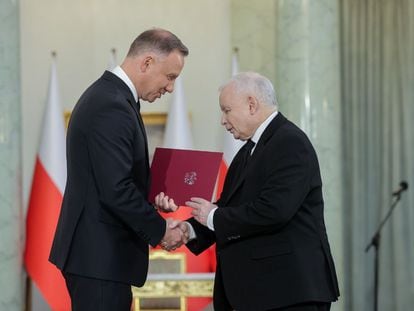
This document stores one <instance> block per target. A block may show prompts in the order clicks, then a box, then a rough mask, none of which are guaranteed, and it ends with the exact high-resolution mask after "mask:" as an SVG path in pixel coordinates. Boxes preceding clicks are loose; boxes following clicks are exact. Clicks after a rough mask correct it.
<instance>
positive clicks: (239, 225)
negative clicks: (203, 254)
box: [213, 131, 313, 240]
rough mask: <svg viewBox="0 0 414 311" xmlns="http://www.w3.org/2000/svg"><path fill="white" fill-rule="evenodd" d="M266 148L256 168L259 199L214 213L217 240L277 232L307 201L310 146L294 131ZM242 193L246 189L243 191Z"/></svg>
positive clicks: (284, 134) (288, 132) (277, 138)
mask: <svg viewBox="0 0 414 311" xmlns="http://www.w3.org/2000/svg"><path fill="white" fill-rule="evenodd" d="M280 136H281V137H280ZM273 138H275V137H273ZM273 138H272V139H273ZM269 144H272V145H271V148H269V149H267V150H265V151H266V154H265V155H264V158H263V160H261V161H260V163H259V164H258V166H257V169H260V170H261V172H264V173H263V174H264V177H263V183H262V184H261V185H260V188H259V191H258V195H257V196H255V199H254V200H252V201H250V202H243V203H242V204H240V205H238V206H225V207H224V208H218V209H217V210H216V212H215V215H214V220H213V221H214V228H215V233H216V236H217V239H219V240H221V239H224V240H230V239H239V238H243V237H248V236H251V235H257V234H261V233H265V232H269V231H275V230H278V229H280V228H282V227H283V226H284V225H286V224H287V223H288V222H289V220H290V219H291V218H292V217H293V216H294V215H295V213H296V212H297V211H298V209H299V208H300V206H301V204H302V203H303V201H304V199H305V198H306V196H307V194H308V192H309V189H310V178H311V164H310V163H311V161H312V159H311V157H312V156H311V155H312V153H313V149H312V147H311V145H310V144H309V143H308V142H307V140H306V138H305V137H302V136H301V135H298V134H297V132H296V131H287V132H285V133H283V135H279V137H276V138H275V141H272V140H271V141H269ZM263 166H264V169H263ZM243 191H249V189H246V187H245V189H243ZM252 191H253V190H252Z"/></svg>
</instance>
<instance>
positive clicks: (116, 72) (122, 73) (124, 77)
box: [112, 66, 138, 102]
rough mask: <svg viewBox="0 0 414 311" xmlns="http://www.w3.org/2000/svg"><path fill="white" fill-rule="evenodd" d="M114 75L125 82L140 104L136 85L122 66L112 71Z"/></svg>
mask: <svg viewBox="0 0 414 311" xmlns="http://www.w3.org/2000/svg"><path fill="white" fill-rule="evenodd" d="M112 73H113V74H114V75H116V76H117V77H118V78H119V79H121V80H122V81H124V83H125V84H126V85H128V87H129V89H130V90H131V93H132V95H134V99H135V102H138V94H137V89H136V88H135V86H134V84H133V83H132V81H131V79H130V78H129V77H128V75H127V74H126V73H125V71H124V70H123V69H122V68H121V67H120V66H116V67H115V68H114V69H112Z"/></svg>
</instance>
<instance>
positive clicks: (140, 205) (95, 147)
mask: <svg viewBox="0 0 414 311" xmlns="http://www.w3.org/2000/svg"><path fill="white" fill-rule="evenodd" d="M139 108H140V107H139V103H138V104H137V103H136V102H135V100H134V98H133V95H132V93H131V91H130V89H129V88H128V86H127V85H126V84H125V83H124V82H123V81H122V80H121V79H119V78H118V77H117V76H115V75H114V74H112V73H111V72H108V71H106V72H105V73H104V74H103V75H102V77H101V78H100V79H98V80H97V81H96V82H95V83H93V84H92V85H91V86H90V87H89V88H88V89H87V90H86V91H85V92H84V94H83V95H82V96H81V98H80V99H79V101H78V103H77V104H76V106H75V108H74V110H73V112H72V116H71V119H70V123H69V128H68V132H67V183H66V189H65V194H64V197H63V203H62V208H61V212H60V217H59V223H58V226H57V229H56V233H55V238H54V241H53V246H52V250H51V254H50V261H51V262H52V263H54V264H55V265H56V266H57V267H58V268H59V269H61V270H63V271H65V272H68V273H73V274H77V275H80V276H86V277H92V278H98V279H105V280H112V281H119V282H124V283H127V284H133V285H136V286H142V285H143V283H144V282H145V279H146V275H147V267H148V248H149V247H148V244H151V245H153V246H155V245H157V244H158V243H159V241H160V240H161V238H162V237H163V236H164V233H165V229H166V223H165V220H164V219H163V218H162V217H161V216H160V215H159V214H158V213H157V212H156V211H155V210H154V208H153V207H152V205H151V204H149V203H148V202H147V195H148V191H149V179H150V176H149V174H150V172H149V163H148V151H147V140H146V134H145V129H144V126H143V123H142V119H141V116H140V113H139Z"/></svg>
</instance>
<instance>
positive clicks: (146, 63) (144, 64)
mask: <svg viewBox="0 0 414 311" xmlns="http://www.w3.org/2000/svg"><path fill="white" fill-rule="evenodd" d="M153 62H154V57H153V56H151V55H147V56H145V57H144V58H143V59H142V60H141V62H140V66H139V69H140V70H141V72H146V71H147V70H148V68H149V67H150V66H151V65H152V63H153Z"/></svg>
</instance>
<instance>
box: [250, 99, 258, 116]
mask: <svg viewBox="0 0 414 311" xmlns="http://www.w3.org/2000/svg"><path fill="white" fill-rule="evenodd" d="M247 102H248V103H249V111H250V114H251V115H253V114H255V113H256V112H257V110H258V109H259V101H258V100H257V98H256V97H254V96H249V97H248V98H247Z"/></svg>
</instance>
